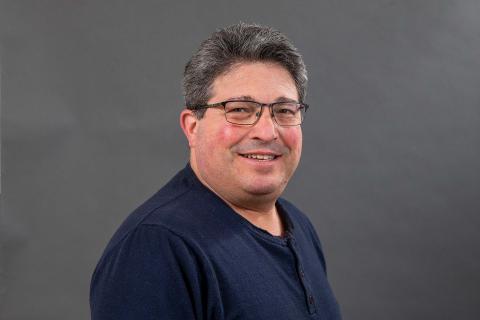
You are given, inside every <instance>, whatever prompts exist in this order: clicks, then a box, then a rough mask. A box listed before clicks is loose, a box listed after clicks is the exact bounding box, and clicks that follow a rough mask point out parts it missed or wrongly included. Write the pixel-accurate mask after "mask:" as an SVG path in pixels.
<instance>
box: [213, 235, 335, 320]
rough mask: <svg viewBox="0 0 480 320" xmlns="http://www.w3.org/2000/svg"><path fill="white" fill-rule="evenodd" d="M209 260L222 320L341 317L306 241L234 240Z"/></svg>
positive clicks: (321, 270)
mask: <svg viewBox="0 0 480 320" xmlns="http://www.w3.org/2000/svg"><path fill="white" fill-rule="evenodd" d="M210 260H211V264H212V267H213V269H214V272H215V276H216V279H217V282H218V287H219V290H220V295H221V299H222V301H221V303H222V305H223V309H224V314H225V319H242V320H248V319H265V320H268V319H275V320H282V319H339V313H338V306H337V303H336V301H335V298H334V297H333V294H332V291H331V289H330V286H329V284H328V281H327V279H326V276H325V272H324V269H323V266H322V262H321V259H320V257H319V255H318V252H317V251H316V250H315V248H314V246H313V245H312V246H310V245H309V244H308V242H302V243H298V242H295V241H294V242H292V243H290V242H289V243H284V244H280V243H274V242H271V241H269V240H266V239H265V240H262V239H258V238H248V237H245V238H238V239H232V240H231V241H225V242H224V243H222V244H219V245H218V246H217V247H216V248H215V250H213V251H212V252H211V253H210Z"/></svg>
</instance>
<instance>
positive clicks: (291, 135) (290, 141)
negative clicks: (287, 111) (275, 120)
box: [283, 127, 302, 156]
mask: <svg viewBox="0 0 480 320" xmlns="http://www.w3.org/2000/svg"><path fill="white" fill-rule="evenodd" d="M292 129H293V130H287V131H285V132H284V133H283V141H284V143H285V145H287V147H288V148H290V150H291V151H292V153H296V154H298V156H300V153H301V152H302V129H301V128H300V127H298V128H292Z"/></svg>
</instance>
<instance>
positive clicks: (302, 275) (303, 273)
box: [300, 270, 305, 278]
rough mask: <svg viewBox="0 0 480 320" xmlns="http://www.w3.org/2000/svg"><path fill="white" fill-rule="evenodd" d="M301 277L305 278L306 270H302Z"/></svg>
mask: <svg viewBox="0 0 480 320" xmlns="http://www.w3.org/2000/svg"><path fill="white" fill-rule="evenodd" d="M300 277H301V278H305V272H303V270H300Z"/></svg>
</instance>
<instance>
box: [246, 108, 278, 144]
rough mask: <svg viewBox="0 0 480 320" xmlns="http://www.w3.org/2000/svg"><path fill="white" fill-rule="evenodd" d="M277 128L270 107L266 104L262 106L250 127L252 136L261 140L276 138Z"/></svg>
mask: <svg viewBox="0 0 480 320" xmlns="http://www.w3.org/2000/svg"><path fill="white" fill-rule="evenodd" d="M277 129H278V128H277V124H276V123H275V120H274V119H273V115H272V111H271V109H270V108H269V107H268V106H264V107H263V109H262V113H261V115H260V118H259V119H258V120H257V122H256V123H255V124H254V125H253V127H252V130H251V134H252V138H254V139H259V140H263V141H272V140H275V139H277V138H278V131H277Z"/></svg>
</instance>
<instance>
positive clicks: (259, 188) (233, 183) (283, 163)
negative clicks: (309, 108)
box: [189, 62, 302, 207]
mask: <svg viewBox="0 0 480 320" xmlns="http://www.w3.org/2000/svg"><path fill="white" fill-rule="evenodd" d="M212 89H213V90H212V97H211V99H210V100H209V101H208V103H209V104H211V103H217V102H222V101H226V100H235V99H243V100H245V99H248V100H253V101H257V102H261V103H272V102H276V101H282V100H295V101H298V92H297V89H296V87H295V82H294V80H293V78H292V76H291V75H290V73H289V72H288V71H287V70H286V69H285V68H283V67H282V66H280V65H278V64H274V63H262V62H255V63H241V64H238V65H235V66H234V67H233V68H232V69H231V70H230V71H228V72H227V73H225V74H223V75H220V76H219V77H217V78H216V79H215V81H214V82H213V88H212ZM193 132H194V134H193V138H190V139H189V140H190V141H189V142H190V146H191V162H192V167H193V169H194V170H195V172H196V173H197V175H199V177H200V179H201V180H202V181H203V182H204V183H206V184H207V185H208V186H209V187H210V188H211V189H213V190H214V191H215V192H216V193H217V194H219V195H220V196H221V197H223V198H224V199H226V200H228V201H230V202H232V203H233V204H235V205H238V206H243V205H246V206H247V207H248V203H255V202H258V201H260V202H261V201H262V199H263V200H272V199H273V200H275V199H276V198H278V197H279V196H280V194H281V193H282V192H283V190H284V188H285V186H286V184H287V182H288V180H289V179H290V177H291V176H292V174H293V172H294V171H295V169H296V167H297V165H298V162H299V160H300V154H301V150H302V130H301V127H300V126H294V127H280V126H278V125H277V124H276V123H275V121H274V119H273V118H272V117H271V113H270V110H269V109H268V108H266V107H264V110H263V113H262V116H261V117H260V119H259V120H258V122H257V123H256V124H255V125H253V126H242V125H235V124H231V123H228V122H227V121H226V120H225V115H224V110H223V108H221V107H219V108H209V109H207V111H206V113H205V115H204V117H203V118H202V119H200V120H197V121H196V125H195V129H194V130H193ZM247 155H248V157H247ZM252 155H254V157H252ZM258 155H259V156H260V157H261V158H262V159H258V158H255V157H256V156H258ZM266 156H269V157H266ZM272 156H274V158H273V159H271V157H272ZM265 158H267V159H265Z"/></svg>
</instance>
